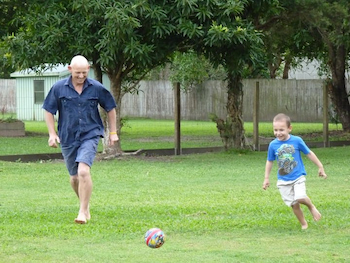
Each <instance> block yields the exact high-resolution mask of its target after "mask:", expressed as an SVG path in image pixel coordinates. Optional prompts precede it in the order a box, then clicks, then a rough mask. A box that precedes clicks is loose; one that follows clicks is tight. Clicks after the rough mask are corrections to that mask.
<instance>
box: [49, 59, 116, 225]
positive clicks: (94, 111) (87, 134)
mask: <svg viewBox="0 0 350 263" xmlns="http://www.w3.org/2000/svg"><path fill="white" fill-rule="evenodd" d="M89 69H90V65H89V62H88V61H87V59H86V58H85V57H83V56H75V57H73V59H72V61H71V63H70V65H69V66H68V70H69V71H70V73H71V76H70V77H68V78H66V79H62V80H59V81H58V82H56V83H55V84H54V85H53V86H52V88H51V89H50V91H49V93H48V94H47V96H46V98H45V101H44V104H43V109H44V110H45V120H46V124H47V127H48V132H49V140H48V144H49V146H50V147H54V148H57V147H58V144H60V146H61V151H62V155H63V158H64V161H65V164H66V167H67V170H68V172H69V175H70V183H71V186H72V188H73V190H74V191H75V193H76V194H77V196H78V198H79V202H80V208H79V212H78V216H77V217H76V218H75V220H74V221H75V222H76V223H78V224H86V223H87V221H88V220H90V219H91V215H90V210H89V202H90V197H91V193H92V180H91V173H90V169H91V166H92V163H93V161H94V159H95V156H96V153H97V146H98V143H99V139H100V138H101V137H103V136H104V127H103V123H102V120H101V117H100V114H99V110H98V105H100V106H101V107H102V108H103V109H104V110H105V111H106V112H107V116H108V126H109V131H110V134H109V144H110V145H113V144H114V143H115V142H116V141H118V140H119V138H118V135H117V132H116V111H115V107H116V103H115V100H114V98H113V96H112V95H111V93H110V92H109V91H108V90H107V89H106V88H105V87H104V86H103V85H102V84H101V83H100V82H98V81H96V80H93V79H90V78H88V73H89ZM57 112H58V113H59V115H58V125H57V129H58V134H57V133H56V129H55V119H54V115H56V113H57Z"/></svg>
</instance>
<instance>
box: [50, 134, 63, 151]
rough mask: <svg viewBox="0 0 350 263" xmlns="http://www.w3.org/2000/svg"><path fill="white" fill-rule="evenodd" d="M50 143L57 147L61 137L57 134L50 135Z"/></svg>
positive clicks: (51, 145)
mask: <svg viewBox="0 0 350 263" xmlns="http://www.w3.org/2000/svg"><path fill="white" fill-rule="evenodd" d="M48 143H49V146H50V147H52V148H57V146H58V143H60V138H59V137H58V136H57V135H50V137H49V141H48Z"/></svg>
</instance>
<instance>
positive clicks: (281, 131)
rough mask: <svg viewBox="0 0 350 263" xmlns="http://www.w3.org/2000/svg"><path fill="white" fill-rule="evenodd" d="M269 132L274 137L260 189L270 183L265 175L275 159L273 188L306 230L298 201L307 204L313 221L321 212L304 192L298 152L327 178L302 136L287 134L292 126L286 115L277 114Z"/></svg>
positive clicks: (269, 170)
mask: <svg viewBox="0 0 350 263" xmlns="http://www.w3.org/2000/svg"><path fill="white" fill-rule="evenodd" d="M273 131H274V135H275V137H276V139H275V140H273V141H272V142H271V143H270V145H269V148H268V153H267V161H266V167H265V180H264V183H263V189H264V190H266V189H267V188H268V187H269V186H270V181H269V177H270V173H271V169H272V165H273V161H274V160H277V164H278V173H277V177H278V178H277V179H278V180H277V187H278V189H279V191H280V194H281V196H282V199H283V201H284V203H285V204H286V205H288V206H291V207H292V209H293V212H294V214H295V216H296V217H297V218H298V220H299V222H300V224H301V228H302V229H307V228H308V224H307V222H306V220H305V217H304V214H303V211H302V210H301V207H300V204H303V205H306V206H307V207H308V209H309V210H310V213H311V215H312V216H313V218H314V220H315V221H318V220H320V219H321V214H320V212H319V211H318V210H317V209H316V207H315V206H314V205H313V203H312V202H311V200H310V198H309V197H308V196H307V195H306V187H305V176H306V172H305V167H304V164H303V161H302V159H301V154H300V152H302V153H304V154H305V155H306V156H307V157H308V158H309V159H310V160H311V161H312V162H313V163H314V164H316V165H317V167H318V175H319V176H320V177H323V178H327V175H326V173H325V171H324V169H323V165H322V163H321V162H320V160H319V159H318V158H317V156H316V155H315V154H314V153H313V152H312V151H311V150H310V149H309V148H308V147H307V146H306V144H305V142H304V141H303V139H301V138H300V137H298V136H294V135H291V134H290V132H291V131H292V126H291V121H290V118H289V117H288V116H287V115H285V114H282V113H281V114H278V115H276V116H275V117H274V119H273Z"/></svg>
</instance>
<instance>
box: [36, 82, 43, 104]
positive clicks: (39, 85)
mask: <svg viewBox="0 0 350 263" xmlns="http://www.w3.org/2000/svg"><path fill="white" fill-rule="evenodd" d="M44 99H45V89H44V81H43V80H34V103H35V104H42V103H43V102H44Z"/></svg>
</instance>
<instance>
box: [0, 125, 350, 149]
mask: <svg viewBox="0 0 350 263" xmlns="http://www.w3.org/2000/svg"><path fill="white" fill-rule="evenodd" d="M25 129H26V134H27V136H26V137H20V138H6V137H0V155H16V154H35V153H57V152H60V149H53V148H50V147H48V146H47V139H48V135H47V128H46V125H45V122H34V121H26V122H25ZM245 130H246V136H247V138H251V137H252V134H253V124H252V123H251V122H247V123H245ZM329 130H330V131H331V132H332V136H331V137H330V140H332V141H336V140H349V139H350V134H347V133H345V134H344V133H341V132H340V130H341V126H339V125H338V126H337V125H335V124H329ZM293 133H295V134H297V135H301V136H303V137H304V139H305V140H307V141H322V124H320V123H295V124H293ZM259 135H260V137H261V138H265V140H264V141H265V143H266V141H270V140H271V139H272V138H273V132H272V123H260V124H259ZM120 139H121V145H122V149H123V150H125V151H127V150H138V149H166V148H174V121H173V120H151V119H129V120H127V122H126V125H125V127H123V129H122V133H121V135H120ZM261 141H262V139H261ZM261 143H264V142H263V141H262V142H261ZM217 146H223V143H222V141H221V139H220V136H219V134H218V132H217V129H216V125H215V123H213V122H210V121H182V122H181V147H182V148H192V147H217ZM99 149H100V150H102V145H100V147H99Z"/></svg>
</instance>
